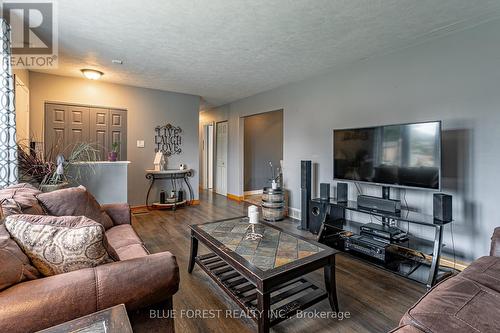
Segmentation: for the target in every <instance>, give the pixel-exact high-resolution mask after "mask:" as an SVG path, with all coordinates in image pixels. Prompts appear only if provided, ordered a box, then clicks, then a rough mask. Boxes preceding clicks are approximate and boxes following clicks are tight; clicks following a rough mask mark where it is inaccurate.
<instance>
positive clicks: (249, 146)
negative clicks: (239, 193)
mask: <svg viewBox="0 0 500 333" xmlns="http://www.w3.org/2000/svg"><path fill="white" fill-rule="evenodd" d="M243 135H244V138H243V140H244V163H245V166H244V190H245V191H254V190H262V188H264V187H265V186H270V185H271V184H270V182H269V179H270V178H271V176H272V173H271V168H270V166H269V162H271V163H272V164H273V169H274V170H275V172H276V168H277V167H279V165H280V160H282V159H283V110H278V111H271V112H266V113H260V114H256V115H253V116H249V117H246V118H245V119H244V134H243Z"/></svg>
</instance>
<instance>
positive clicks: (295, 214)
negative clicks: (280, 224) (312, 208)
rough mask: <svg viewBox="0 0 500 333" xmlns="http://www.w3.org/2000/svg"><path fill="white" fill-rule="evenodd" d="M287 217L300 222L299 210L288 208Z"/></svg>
mask: <svg viewBox="0 0 500 333" xmlns="http://www.w3.org/2000/svg"><path fill="white" fill-rule="evenodd" d="M288 217H289V218H292V219H294V220H300V209H297V208H292V207H288Z"/></svg>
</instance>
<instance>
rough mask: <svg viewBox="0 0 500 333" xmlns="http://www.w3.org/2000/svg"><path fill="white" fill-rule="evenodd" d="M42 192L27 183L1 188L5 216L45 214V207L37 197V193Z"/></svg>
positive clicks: (0, 193)
mask: <svg viewBox="0 0 500 333" xmlns="http://www.w3.org/2000/svg"><path fill="white" fill-rule="evenodd" d="M40 193H42V192H40V191H39V190H37V189H36V188H35V187H33V186H32V185H30V184H26V183H22V184H17V185H11V186H9V187H6V188H4V189H2V190H0V203H1V205H2V213H3V215H4V217H7V216H9V215H13V214H31V215H43V214H44V211H43V208H42V207H41V206H40V204H39V203H38V200H37V199H36V195H38V194H40Z"/></svg>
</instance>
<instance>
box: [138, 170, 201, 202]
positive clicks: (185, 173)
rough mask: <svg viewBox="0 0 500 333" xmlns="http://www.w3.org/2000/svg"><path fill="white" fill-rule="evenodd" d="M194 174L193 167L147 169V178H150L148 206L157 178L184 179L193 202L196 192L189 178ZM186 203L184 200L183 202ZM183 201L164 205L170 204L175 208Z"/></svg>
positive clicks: (147, 195)
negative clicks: (185, 168) (183, 168)
mask: <svg viewBox="0 0 500 333" xmlns="http://www.w3.org/2000/svg"><path fill="white" fill-rule="evenodd" d="M192 176H193V170H192V169H187V170H179V169H167V170H160V171H157V170H152V169H146V179H149V180H150V184H149V188H148V192H147V194H146V207H147V208H150V205H149V194H150V192H151V189H152V188H153V185H154V183H155V181H156V180H158V179H171V180H176V179H181V180H182V181H184V183H185V184H186V186H187V188H188V190H189V202H188V203H189V204H191V203H192V202H193V200H194V193H193V188H192V187H191V184H190V183H189V180H188V178H189V177H192ZM183 203H184V202H183ZM183 203H178V202H175V203H171V204H165V205H164V206H170V207H172V208H173V209H175V208H176V207H177V206H178V205H180V204H183Z"/></svg>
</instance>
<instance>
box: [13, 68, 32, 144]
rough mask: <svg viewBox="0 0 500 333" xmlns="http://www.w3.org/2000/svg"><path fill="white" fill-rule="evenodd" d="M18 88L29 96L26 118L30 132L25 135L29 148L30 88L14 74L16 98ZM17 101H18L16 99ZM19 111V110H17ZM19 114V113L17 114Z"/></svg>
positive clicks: (28, 128)
mask: <svg viewBox="0 0 500 333" xmlns="http://www.w3.org/2000/svg"><path fill="white" fill-rule="evenodd" d="M18 86H19V87H20V88H21V89H23V90H24V91H25V92H26V93H27V95H28V109H27V110H26V111H27V113H28V115H27V117H26V124H25V125H26V129H27V131H28V133H25V134H26V136H27V138H26V139H27V140H28V142H27V143H26V144H27V145H28V146H29V144H30V141H31V129H30V117H31V113H30V89H29V88H28V86H26V84H25V83H24V82H23V81H22V80H21V79H20V78H19V76H18V75H16V74H14V96H16V94H17V89H18ZM16 100H17V99H16ZM16 111H17V110H16ZM16 114H17V113H16Z"/></svg>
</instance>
